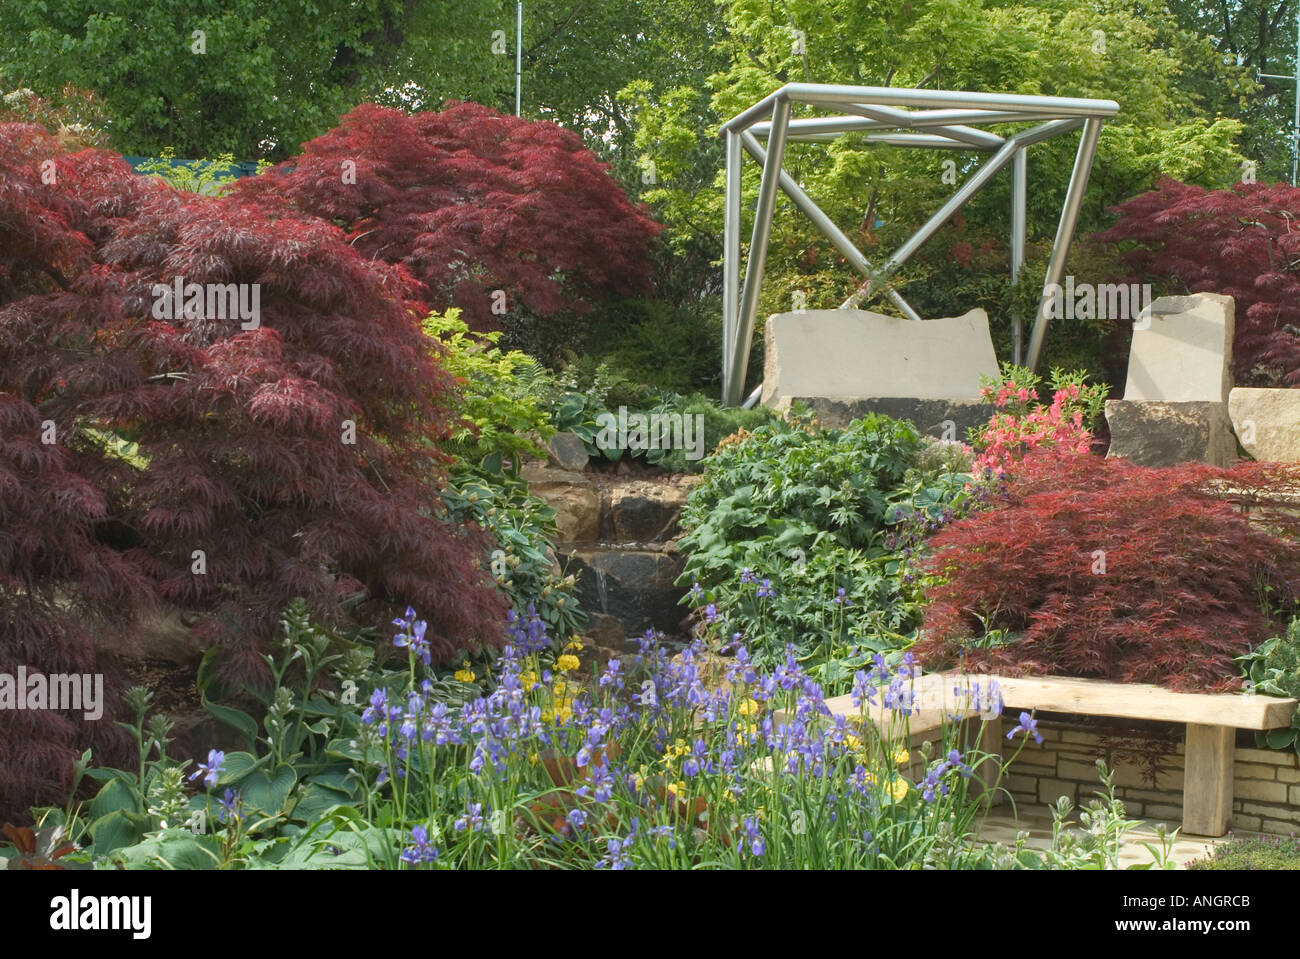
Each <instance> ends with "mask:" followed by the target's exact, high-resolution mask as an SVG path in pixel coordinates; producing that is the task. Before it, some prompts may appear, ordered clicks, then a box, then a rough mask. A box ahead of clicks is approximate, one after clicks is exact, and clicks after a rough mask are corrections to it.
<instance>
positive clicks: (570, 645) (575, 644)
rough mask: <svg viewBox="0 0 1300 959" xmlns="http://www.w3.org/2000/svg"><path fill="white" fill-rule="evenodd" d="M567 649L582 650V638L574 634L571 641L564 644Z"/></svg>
mask: <svg viewBox="0 0 1300 959" xmlns="http://www.w3.org/2000/svg"><path fill="white" fill-rule="evenodd" d="M564 648H565V649H582V637H581V636H579V635H578V634H577V633H574V634H573V635H572V636H570V637H569V641H568V642H567V643H565V644H564Z"/></svg>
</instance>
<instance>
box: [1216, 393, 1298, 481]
mask: <svg viewBox="0 0 1300 959" xmlns="http://www.w3.org/2000/svg"><path fill="white" fill-rule="evenodd" d="M1228 415H1229V416H1231V417H1232V428H1233V429H1234V430H1236V431H1237V438H1238V439H1239V440H1241V445H1242V447H1244V448H1245V450H1246V452H1247V453H1249V454H1250V455H1251V456H1253V457H1254V458H1255V459H1257V460H1260V461H1261V462H1264V463H1300V389H1296V390H1276V389H1251V388H1247V387H1238V388H1237V389H1234V390H1233V391H1232V392H1231V393H1230V394H1228Z"/></svg>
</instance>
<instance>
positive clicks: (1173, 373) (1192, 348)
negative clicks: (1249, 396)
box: [1124, 293, 1233, 403]
mask: <svg viewBox="0 0 1300 959" xmlns="http://www.w3.org/2000/svg"><path fill="white" fill-rule="evenodd" d="M1232 333H1233V301H1232V297H1230V296H1222V295H1220V294H1218V293H1195V294H1193V295H1191V296H1162V297H1160V299H1158V300H1156V301H1155V302H1154V303H1152V304H1151V317H1150V322H1149V323H1147V324H1145V328H1144V327H1143V324H1137V325H1135V326H1134V329H1133V345H1132V346H1131V347H1130V348H1129V354H1128V379H1127V380H1126V381H1125V383H1124V399H1126V400H1148V401H1154V402H1157V403H1203V402H1209V403H1226V402H1228V392H1229V391H1230V390H1231V389H1232Z"/></svg>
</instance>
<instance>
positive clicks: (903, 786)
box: [885, 779, 910, 801]
mask: <svg viewBox="0 0 1300 959" xmlns="http://www.w3.org/2000/svg"><path fill="white" fill-rule="evenodd" d="M909 788H910V787H909V786H908V785H907V780H905V779H895V780H894V781H893V782H891V783H890V784H889V785H888V786H886V787H885V792H886V793H888V794H889V798H890V799H893V800H894V801H898V800H900V799H902V798H903V797H904V796H906V795H907V792H908V790H909Z"/></svg>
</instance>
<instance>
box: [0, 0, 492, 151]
mask: <svg viewBox="0 0 1300 959" xmlns="http://www.w3.org/2000/svg"><path fill="white" fill-rule="evenodd" d="M513 7H514V5H513V4H509V3H506V2H504V0H439V2H438V3H412V2H409V0H405V2H403V0H355V2H348V3H342V2H338V0H325V2H312V0H277V2H276V3H264V2H261V0H222V2H220V3H217V2H214V0H198V2H195V3H186V4H176V3H173V2H170V0H131V2H128V0H49V2H44V3H9V4H4V5H0V64H3V67H0V72H2V73H3V74H4V78H5V80H6V82H7V84H8V86H9V87H14V86H19V87H28V88H31V89H33V90H35V91H36V92H37V93H40V94H44V95H47V96H48V95H50V94H52V93H54V92H55V91H57V90H59V89H61V88H62V87H63V85H64V84H66V83H73V84H76V85H77V86H79V87H83V88H87V89H93V90H95V91H96V92H97V93H98V94H99V95H100V96H101V97H103V99H104V101H105V102H106V103H107V104H108V107H109V109H110V111H111V113H112V114H113V115H114V116H115V117H116V118H117V121H116V123H115V125H114V129H113V142H114V146H116V147H117V149H119V150H121V151H122V152H123V153H128V154H145V155H158V154H159V153H161V152H162V150H163V148H165V147H168V146H170V147H173V148H174V149H175V151H176V153H177V155H179V156H214V155H217V154H221V153H232V154H234V155H235V156H236V157H238V158H240V159H245V160H247V159H256V158H263V157H267V158H273V159H279V158H282V157H284V156H287V155H288V154H290V153H293V152H294V151H295V150H296V149H297V147H298V145H299V144H300V143H302V142H303V141H304V140H308V139H311V138H312V137H314V136H316V135H318V134H319V133H321V132H323V131H324V130H326V129H329V128H330V127H332V126H334V124H335V122H336V121H337V119H338V116H339V115H340V114H342V113H345V112H346V111H347V110H349V109H350V108H351V107H353V106H355V105H356V104H357V103H359V102H361V101H363V100H377V101H379V102H383V103H387V104H390V105H406V106H419V105H424V106H433V107H437V106H440V105H441V104H442V102H443V100H445V99H447V98H452V97H454V98H457V99H471V100H477V101H480V102H484V103H488V104H491V105H500V106H504V105H505V103H504V100H505V98H506V97H507V96H508V95H509V94H511V93H513V78H512V76H511V74H512V73H513V70H512V69H511V67H512V66H513V57H510V56H507V55H505V54H506V47H507V46H509V44H507V43H506V42H505V41H504V40H503V39H502V37H505V36H506V35H512V34H513V16H512V15H511V14H512V12H513ZM507 8H509V9H507ZM497 30H500V31H502V33H501V34H500V35H499V36H494V31H497ZM494 45H495V47H496V49H497V50H498V51H499V52H494V49H493V48H494ZM507 61H510V63H507ZM0 85H4V84H0Z"/></svg>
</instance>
